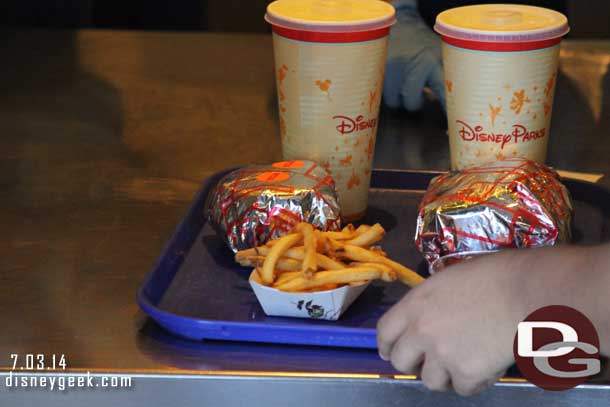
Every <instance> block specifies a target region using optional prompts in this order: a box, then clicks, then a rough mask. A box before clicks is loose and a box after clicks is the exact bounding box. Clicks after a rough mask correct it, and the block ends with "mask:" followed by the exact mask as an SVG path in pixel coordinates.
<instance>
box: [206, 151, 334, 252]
mask: <svg viewBox="0 0 610 407" xmlns="http://www.w3.org/2000/svg"><path fill="white" fill-rule="evenodd" d="M205 212H206V218H207V220H208V221H209V222H210V223H211V225H212V227H213V228H214V229H215V230H216V231H217V232H218V234H219V235H220V236H222V238H223V239H224V240H225V241H226V242H227V244H228V245H229V247H230V248H231V250H233V251H234V252H237V251H238V250H243V249H248V248H250V247H255V246H260V245H262V244H265V243H266V242H267V241H268V240H270V239H273V238H277V237H279V236H282V235H284V234H285V233H287V232H289V231H290V230H292V228H293V227H294V226H295V225H296V224H297V223H299V222H307V223H310V224H312V225H313V226H315V227H317V228H318V229H320V230H337V229H339V227H340V226H341V218H340V216H339V213H340V207H339V203H338V200H337V193H336V190H335V183H334V181H333V179H332V177H331V176H330V174H329V173H328V171H326V169H324V168H323V167H322V166H320V165H319V164H317V163H315V162H313V161H306V160H293V161H282V162H278V163H274V164H271V165H251V166H247V167H243V168H240V169H238V170H235V171H233V172H231V173H229V174H227V175H225V176H224V177H223V178H222V179H221V180H220V181H219V182H218V184H217V185H216V187H215V188H214V189H213V190H212V191H211V193H210V195H209V196H208V200H207V203H206V209H205Z"/></svg>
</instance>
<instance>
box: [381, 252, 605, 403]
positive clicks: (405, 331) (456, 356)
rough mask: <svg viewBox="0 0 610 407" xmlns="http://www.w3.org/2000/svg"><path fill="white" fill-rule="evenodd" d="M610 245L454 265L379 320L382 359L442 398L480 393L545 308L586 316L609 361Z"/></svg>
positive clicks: (505, 365)
mask: <svg viewBox="0 0 610 407" xmlns="http://www.w3.org/2000/svg"><path fill="white" fill-rule="evenodd" d="M609 289H610V244H605V245H600V246H597V247H570V246H566V247H555V248H544V249H531V250H507V251H503V252H501V253H497V254H493V255H489V256H485V257H482V258H479V259H475V260H472V261H469V262H465V263H460V264H457V265H454V266H451V267H449V268H447V269H445V270H443V271H442V272H439V273H436V274H435V275H433V276H432V277H430V278H429V279H428V280H427V281H426V282H424V283H423V284H422V285H420V286H418V287H416V288H415V289H413V290H411V291H410V292H409V293H408V294H407V295H406V296H405V297H404V298H403V299H402V300H401V301H400V302H399V303H398V304H396V305H395V306H394V307H393V308H392V309H391V310H390V311H388V313H387V314H386V315H384V316H383V318H382V319H381V320H380V321H379V324H378V327H377V334H378V345H379V354H380V356H381V357H382V358H383V359H385V360H389V361H391V363H392V365H393V366H394V367H395V368H396V369H397V370H399V371H401V372H404V373H407V374H420V375H421V379H422V381H423V382H424V384H425V385H426V386H427V387H428V388H430V389H432V390H438V391H445V390H450V389H453V390H455V391H456V392H457V393H459V394H461V395H472V394H476V393H478V392H480V391H482V390H484V389H485V388H487V387H488V386H490V385H492V384H493V383H494V382H495V381H496V380H498V379H499V378H500V377H501V376H502V375H503V374H504V372H505V370H506V369H507V368H508V367H509V366H510V365H511V364H512V363H513V362H514V357H513V340H514V336H515V333H516V331H517V325H518V323H519V322H521V321H523V320H524V319H525V318H526V317H527V316H528V315H529V314H530V313H531V312H533V311H535V310H536V309H538V308H541V307H544V306H547V305H566V306H570V307H573V308H575V309H577V310H579V311H581V312H582V313H584V314H585V315H586V316H587V317H588V318H589V319H590V320H591V321H592V322H593V324H594V326H595V328H596V329H597V331H598V334H599V338H600V345H601V349H600V352H601V353H602V354H604V355H607V356H608V355H610V314H609V312H608V310H610V295H608V291H609Z"/></svg>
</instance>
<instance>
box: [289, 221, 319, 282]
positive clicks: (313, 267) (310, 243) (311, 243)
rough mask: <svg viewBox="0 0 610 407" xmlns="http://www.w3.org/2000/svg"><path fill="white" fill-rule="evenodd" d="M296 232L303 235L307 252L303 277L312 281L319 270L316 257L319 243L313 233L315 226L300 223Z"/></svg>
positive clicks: (302, 269)
mask: <svg viewBox="0 0 610 407" xmlns="http://www.w3.org/2000/svg"><path fill="white" fill-rule="evenodd" d="M294 230H295V231H297V232H300V233H301V234H302V235H303V245H304V247H305V249H304V250H305V252H304V255H303V265H302V267H301V271H302V272H303V277H305V278H307V279H310V278H311V277H312V276H313V273H315V272H316V271H317V270H318V261H317V257H316V250H317V248H318V247H317V246H318V244H317V241H316V235H315V233H314V231H313V226H311V225H310V224H309V223H299V224H298V225H297V226H296V227H295V228H294Z"/></svg>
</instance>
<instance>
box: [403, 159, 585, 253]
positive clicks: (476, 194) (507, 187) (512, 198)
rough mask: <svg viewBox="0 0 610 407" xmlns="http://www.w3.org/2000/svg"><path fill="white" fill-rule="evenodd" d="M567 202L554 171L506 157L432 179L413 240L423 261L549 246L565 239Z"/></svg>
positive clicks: (567, 235) (569, 209)
mask: <svg viewBox="0 0 610 407" xmlns="http://www.w3.org/2000/svg"><path fill="white" fill-rule="evenodd" d="M572 212H573V208H572V202H571V198H570V194H569V192H568V190H567V188H566V187H565V186H564V185H563V184H562V183H561V182H560V180H559V176H558V174H557V173H556V172H555V171H554V170H552V169H551V168H549V167H546V166H544V165H540V164H537V163H535V162H533V161H530V160H526V159H520V158H512V159H505V160H499V161H495V162H492V163H488V164H485V165H482V166H480V167H476V168H472V169H468V170H464V171H461V172H451V173H448V174H446V175H441V176H438V177H436V178H434V179H433V180H432V181H431V182H430V186H429V187H428V190H427V192H426V194H425V195H424V197H423V199H422V201H421V203H420V205H419V213H418V218H417V230H416V234H415V244H416V246H417V248H418V249H419V250H420V251H421V253H422V254H423V255H424V257H425V258H426V260H427V261H428V262H429V263H432V262H433V261H435V260H436V259H438V258H440V257H443V256H446V255H449V254H451V253H469V252H481V251H491V250H500V249H503V248H529V247H541V246H552V245H555V244H557V243H561V242H568V241H569V240H570V222H571V218H572Z"/></svg>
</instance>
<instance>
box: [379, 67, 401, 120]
mask: <svg viewBox="0 0 610 407" xmlns="http://www.w3.org/2000/svg"><path fill="white" fill-rule="evenodd" d="M403 65H404V61H403V58H402V57H396V58H391V57H390V58H389V59H388V63H387V64H386V67H385V78H384V80H383V102H384V103H385V104H386V106H388V107H390V108H392V109H397V108H399V107H400V106H401V103H402V100H401V98H400V92H401V89H402V83H403V80H404V69H403Z"/></svg>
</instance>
